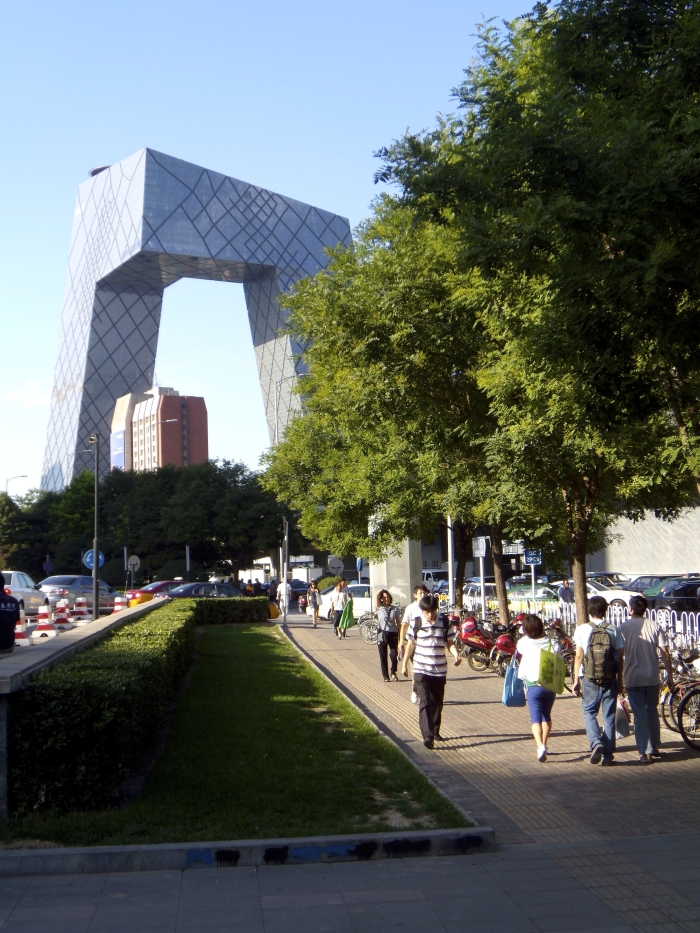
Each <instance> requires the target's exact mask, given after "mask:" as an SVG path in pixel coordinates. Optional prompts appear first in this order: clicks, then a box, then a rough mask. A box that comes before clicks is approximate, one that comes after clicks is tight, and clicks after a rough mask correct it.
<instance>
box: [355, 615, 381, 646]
mask: <svg viewBox="0 0 700 933" xmlns="http://www.w3.org/2000/svg"><path fill="white" fill-rule="evenodd" d="M357 627H358V629H359V631H360V635H361V636H362V641H363V642H365V644H367V645H376V644H377V637H378V634H379V623H378V621H377V613H376V612H363V614H362V615H361V616H360V618H359V619H358V620H357Z"/></svg>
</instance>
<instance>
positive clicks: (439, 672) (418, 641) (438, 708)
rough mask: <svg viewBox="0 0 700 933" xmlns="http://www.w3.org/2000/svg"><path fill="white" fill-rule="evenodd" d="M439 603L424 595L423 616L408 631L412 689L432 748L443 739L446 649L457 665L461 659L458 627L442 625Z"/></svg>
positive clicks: (416, 619)
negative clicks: (442, 721)
mask: <svg viewBox="0 0 700 933" xmlns="http://www.w3.org/2000/svg"><path fill="white" fill-rule="evenodd" d="M439 605H440V603H439V602H438V598H437V596H434V595H433V593H428V595H427V596H424V597H423V599H421V601H420V603H419V606H420V610H421V617H420V618H414V619H412V620H411V622H410V623H409V626H408V631H407V633H406V639H407V647H406V657H407V658H410V657H413V689H414V691H415V693H417V694H418V723H419V725H420V731H421V735H422V736H423V745H425V747H426V748H433V747H434V745H435V739H437V740H438V741H439V740H441V739H442V736H441V735H440V722H441V720H442V704H443V700H444V698H445V680H446V679H447V658H446V657H445V648H448V649H449V651H450V654H451V655H452V656H453V658H454V659H455V661H454V663H455V667H457V666H458V665H459V664H460V663H461V661H462V659H461V658H460V656H459V654H458V653H457V649H456V648H455V643H454V637H455V627H454V626H450V627H449V629H446V628H445V626H444V625H443V624H442V621H441V620H440V617H439V616H438V607H439Z"/></svg>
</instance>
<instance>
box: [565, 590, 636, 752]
mask: <svg viewBox="0 0 700 933" xmlns="http://www.w3.org/2000/svg"><path fill="white" fill-rule="evenodd" d="M607 611H608V604H607V601H606V600H605V599H603V597H602V596H594V597H593V598H592V599H590V600H589V601H588V614H589V615H590V617H591V621H590V622H584V623H582V624H580V625H578V626H577V627H576V631H575V632H574V644H575V645H576V659H575V661H574V678H575V679H574V685H573V690H574V693H575V694H576V695H577V696H578V695H581V693H582V695H583V703H582V709H583V724H584V726H585V727H586V735H587V736H588V742H589V744H590V748H591V756H590V758H589V761H590V763H591V764H592V765H597V764H598V762H600V763H601V765H612V764H613V758H614V753H615V711H616V707H617V695H618V693H621V692H622V668H623V665H624V655H625V650H624V649H625V642H624V639H623V637H622V633H621V632H620V630H619V629H617V628H616V627H615V626H614V625H613V624H612V623H611V622H610V623H608V622H607V621H606V619H605V615H606V613H607ZM581 676H583V691H582V690H581ZM601 709H602V711H603V728H602V729H601V728H600V726H599V725H598V711H599V710H601Z"/></svg>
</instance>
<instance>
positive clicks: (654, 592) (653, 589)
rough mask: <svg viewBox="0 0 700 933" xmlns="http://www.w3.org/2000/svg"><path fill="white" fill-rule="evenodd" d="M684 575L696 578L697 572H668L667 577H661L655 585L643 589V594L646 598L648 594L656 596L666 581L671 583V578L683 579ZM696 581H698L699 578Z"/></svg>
mask: <svg viewBox="0 0 700 933" xmlns="http://www.w3.org/2000/svg"><path fill="white" fill-rule="evenodd" d="M686 577H688V578H689V577H693V578H697V577H698V574H697V573H676V574H669V575H668V576H667V577H663V579H662V580H661V581H660V582H659V583H657V584H656V586H652V587H650V588H649V589H648V590H644V595H645V596H646V597H647V599H648V598H649V597H650V596H658V594H659V593H660V592H661V590H662V589H663V588H664V586H665V585H666V584H667V583H671V582H672V581H673V580H685V579H686ZM698 582H700V580H699V581H698Z"/></svg>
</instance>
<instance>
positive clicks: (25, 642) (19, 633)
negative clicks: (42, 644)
mask: <svg viewBox="0 0 700 933" xmlns="http://www.w3.org/2000/svg"><path fill="white" fill-rule="evenodd" d="M30 645H31V641H30V638H29V634H28V633H27V620H26V618H25V615H24V609H20V611H19V622H18V623H17V625H15V648H28V647H29V646H30Z"/></svg>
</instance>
